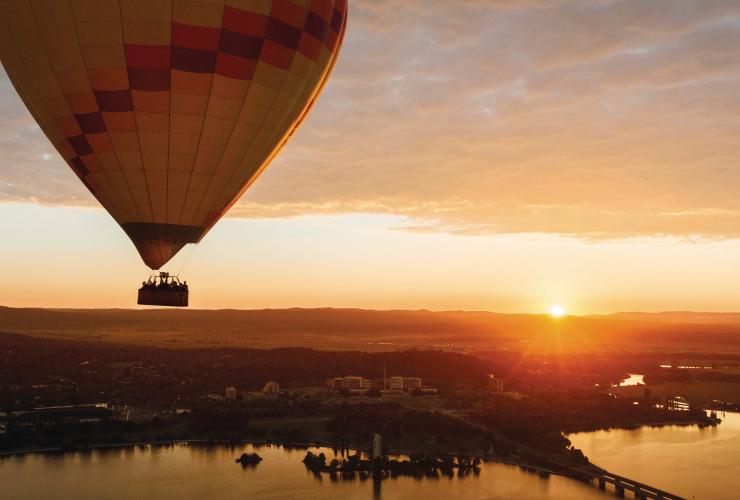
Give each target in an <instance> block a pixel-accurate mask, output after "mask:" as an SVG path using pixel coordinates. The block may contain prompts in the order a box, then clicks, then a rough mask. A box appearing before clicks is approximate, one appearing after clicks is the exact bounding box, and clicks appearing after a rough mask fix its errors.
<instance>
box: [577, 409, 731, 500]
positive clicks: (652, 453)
mask: <svg viewBox="0 0 740 500" xmlns="http://www.w3.org/2000/svg"><path fill="white" fill-rule="evenodd" d="M720 418H722V423H721V424H720V425H718V426H716V427H699V426H696V425H688V426H666V427H640V428H638V429H634V430H618V429H613V430H610V431H596V432H584V433H577V434H571V435H569V436H568V438H569V439H570V440H571V442H572V443H573V444H574V446H576V447H577V448H580V449H582V450H583V452H584V453H585V454H586V456H588V458H589V459H590V460H592V461H593V462H594V463H596V464H598V465H599V466H601V467H604V468H605V469H608V470H610V471H613V472H615V473H618V474H620V475H623V476H627V477H629V478H632V479H635V480H637V481H642V482H645V483H647V484H650V485H651V486H655V487H657V488H662V489H665V490H667V491H670V492H671V493H675V494H677V495H681V496H684V497H687V498H712V499H714V498H718V499H721V498H737V496H736V492H737V491H738V490H740V480H739V479H738V474H737V471H738V470H740V446H738V443H740V414H738V413H730V412H726V413H722V414H720Z"/></svg>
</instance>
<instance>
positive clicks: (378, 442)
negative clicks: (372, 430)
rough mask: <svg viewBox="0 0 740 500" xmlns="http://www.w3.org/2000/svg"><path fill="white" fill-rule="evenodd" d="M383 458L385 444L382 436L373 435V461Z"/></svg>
mask: <svg viewBox="0 0 740 500" xmlns="http://www.w3.org/2000/svg"><path fill="white" fill-rule="evenodd" d="M382 456H383V444H382V437H381V435H380V434H377V433H376V434H373V459H375V458H380V457H382Z"/></svg>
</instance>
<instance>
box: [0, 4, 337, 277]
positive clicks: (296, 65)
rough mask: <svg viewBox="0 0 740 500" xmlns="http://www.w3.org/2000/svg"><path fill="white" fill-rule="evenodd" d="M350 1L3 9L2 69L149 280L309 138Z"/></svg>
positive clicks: (0, 33) (0, 36) (13, 6)
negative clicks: (124, 237)
mask: <svg viewBox="0 0 740 500" xmlns="http://www.w3.org/2000/svg"><path fill="white" fill-rule="evenodd" d="M346 18H347V0H71V1H69V2H67V1H64V2H61V1H58V0H31V1H30V2H29V1H28V0H4V1H3V2H0V57H1V58H2V62H3V65H4V66H5V69H6V71H7V72H8V75H9V77H10V79H11V81H12V82H13V85H14V86H15V88H16V89H17V91H18V93H19V94H20V96H21V98H22V99H23V101H24V102H25V104H26V106H27V107H28V109H29V110H30V111H31V113H32V115H33V116H34V118H35V119H36V121H37V122H38V123H39V126H40V127H41V129H42V130H43V131H44V133H45V134H46V135H47V137H48V138H49V140H50V141H51V142H52V144H53V145H54V147H55V148H56V149H57V150H58V151H59V153H60V154H61V155H62V157H63V158H64V159H65V160H66V161H67V163H68V164H69V165H70V167H71V168H72V170H73V171H74V172H75V173H76V174H77V176H78V177H79V178H80V179H81V180H82V182H83V183H84V184H85V185H86V186H87V187H88V189H89V190H90V191H91V192H92V193H93V195H94V196H95V197H96V198H97V199H98V201H99V202H100V203H101V204H102V205H103V206H104V207H105V208H106V209H107V210H108V211H109V213H110V214H111V215H112V216H113V218H114V219H115V220H116V221H117V222H118V223H119V224H120V225H121V227H122V228H123V229H124V231H126V233H127V234H128V235H129V237H130V238H131V239H132V241H133V242H134V244H135V245H136V247H137V249H138V250H139V253H140V254H141V256H142V259H143V260H144V262H145V263H146V264H147V265H148V266H149V267H151V268H153V269H158V268H160V267H161V266H162V265H164V264H165V263H166V262H167V261H168V260H169V259H170V258H171V257H172V256H173V255H174V254H175V253H177V252H178V251H179V250H180V249H181V248H182V247H183V246H184V245H185V244H187V243H196V242H198V241H200V239H201V238H203V236H204V235H205V234H206V232H207V231H208V230H209V229H210V228H211V227H212V226H213V224H215V223H216V222H217V221H218V220H219V219H220V218H221V217H222V216H223V215H224V213H225V212H226V211H227V210H228V209H229V208H230V207H231V205H232V204H233V203H234V202H235V201H236V200H237V199H238V198H239V197H240V196H241V195H242V194H243V192H244V191H245V190H246V189H247V188H248V187H249V185H250V184H251V183H252V182H253V181H254V180H255V179H256V177H257V176H258V175H259V174H260V173H261V172H262V170H263V169H264V168H265V167H266V166H267V165H268V163H269V162H270V160H271V159H272V158H273V157H274V156H275V154H276V153H277V152H278V151H279V149H280V148H281V147H282V146H283V145H284V143H285V141H286V140H287V139H288V138H289V137H290V136H291V135H292V133H293V131H294V130H295V128H296V127H297V126H298V125H300V123H301V121H302V120H303V118H304V116H305V115H306V113H307V112H308V110H309V109H310V107H311V106H312V104H313V103H314V102H315V99H316V97H317V96H318V94H319V93H320V91H321V89H322V88H323V86H324V84H325V82H326V79H327V78H328V76H329V74H330V73H331V69H332V67H333V64H334V61H335V60H336V56H337V53H338V51H339V47H340V45H341V41H342V37H343V35H344V29H345V26H346Z"/></svg>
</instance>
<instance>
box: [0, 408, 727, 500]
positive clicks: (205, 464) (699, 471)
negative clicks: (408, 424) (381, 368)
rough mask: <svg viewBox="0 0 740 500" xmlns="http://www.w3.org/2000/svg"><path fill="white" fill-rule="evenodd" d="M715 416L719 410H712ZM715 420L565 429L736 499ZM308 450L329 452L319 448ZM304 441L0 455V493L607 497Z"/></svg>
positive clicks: (485, 470) (508, 471) (643, 477)
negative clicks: (370, 466) (320, 464)
mask: <svg viewBox="0 0 740 500" xmlns="http://www.w3.org/2000/svg"><path fill="white" fill-rule="evenodd" d="M720 416H722V415H720ZM723 418H724V421H723V423H722V424H721V425H720V426H718V427H708V428H703V429H702V428H699V427H697V426H685V427H682V426H669V427H662V428H651V427H643V428H640V429H635V430H611V431H597V432H586V433H578V434H572V435H570V436H569V438H570V439H571V441H573V443H574V444H575V445H576V446H577V447H579V448H581V449H583V451H584V453H586V455H587V456H588V457H589V458H590V459H592V460H593V461H594V462H595V463H596V464H597V465H600V466H602V467H604V468H606V469H608V470H610V471H612V472H614V473H617V474H620V475H623V476H627V477H629V478H634V479H636V480H639V481H643V482H645V483H647V484H650V485H653V486H656V487H659V488H663V489H665V490H668V491H670V492H672V493H675V494H678V495H683V496H686V497H687V498H698V499H725V498H726V499H731V498H738V495H737V493H736V492H737V491H740V479H739V478H740V474H738V472H737V471H740V414H736V413H726V414H724V417H723ZM244 451H249V452H251V451H256V452H258V453H259V454H260V455H261V456H262V457H263V458H264V460H263V461H262V463H260V464H259V465H258V466H257V467H256V468H246V469H245V468H242V467H241V465H239V464H237V463H235V462H234V459H235V458H236V457H238V456H239V455H240V454H241V453H242V452H244ZM311 451H313V452H314V453H320V452H324V453H325V454H326V455H327V457H329V458H331V457H334V456H335V454H334V452H333V451H332V450H331V449H328V448H311ZM305 454H306V449H292V448H284V447H281V446H252V445H247V446H238V447H226V446H202V445H195V444H193V445H189V444H175V445H166V446H136V447H126V448H112V449H99V450H90V451H77V452H69V453H59V454H43V453H31V454H27V455H20V456H12V457H6V458H0V485H2V488H0V498H3V499H4V498H12V499H16V498H19V499H48V498H75V499H99V498H106V499H123V498H137V499H155V498H156V499H163V500H168V499H177V500H184V499H190V498H193V499H195V498H198V499H202V498H224V499H228V498H239V499H243V498H259V499H263V498H264V499H283V498H288V499H291V498H296V499H297V498H301V499H304V498H311V499H334V498H345V499H364V498H383V499H407V498H424V499H425V500H431V499H463V498H466V499H469V498H481V499H510V498H517V499H535V498H544V499H573V498H578V499H586V500H588V499H597V498H598V499H602V500H604V499H607V498H615V497H614V495H613V493H611V492H607V493H603V492H601V491H599V490H598V489H596V488H595V487H593V486H589V485H586V484H582V483H579V482H577V481H574V480H571V479H567V478H563V477H559V476H551V477H549V478H542V477H540V476H539V475H538V474H533V473H528V472H526V471H524V470H522V469H520V468H518V467H515V466H510V465H504V464H498V463H492V462H488V463H484V464H483V465H482V468H481V473H480V475H479V476H473V475H470V476H466V477H463V478H460V477H457V476H455V477H454V478H447V477H441V478H439V479H429V478H424V479H416V478H410V477H399V478H393V479H387V480H384V481H381V482H379V483H374V482H373V480H372V479H368V480H365V481H362V480H359V479H355V480H348V481H342V480H339V481H332V480H331V479H330V478H329V477H328V476H327V475H323V476H322V478H321V479H317V478H316V477H315V476H314V475H313V474H312V473H311V472H309V471H308V470H307V469H306V468H305V466H304V465H303V463H302V462H301V460H302V459H303V457H304V456H305Z"/></svg>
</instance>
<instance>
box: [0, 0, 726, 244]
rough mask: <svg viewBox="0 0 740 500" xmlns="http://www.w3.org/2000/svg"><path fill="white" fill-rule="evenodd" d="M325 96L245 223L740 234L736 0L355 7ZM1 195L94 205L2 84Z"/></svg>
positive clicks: (247, 203) (254, 194) (438, 1)
mask: <svg viewBox="0 0 740 500" xmlns="http://www.w3.org/2000/svg"><path fill="white" fill-rule="evenodd" d="M350 9H351V10H350V20H349V26H348V33H347V38H346V40H345V45H344V49H343V52H342V54H341V56H340V61H339V63H338V65H337V67H336V70H335V73H334V75H333V77H332V79H331V81H330V83H329V86H328V87H327V90H326V92H325V94H324V96H323V97H322V99H321V100H320V102H319V104H318V105H317V107H316V108H315V109H314V110H313V112H312V114H311V116H310V117H309V118H308V120H307V121H306V123H305V124H304V127H303V128H302V129H301V130H300V131H299V132H298V133H297V134H296V136H295V137H294V139H293V140H292V141H291V143H290V144H289V145H288V146H287V147H286V149H285V150H284V151H283V153H282V154H281V155H280V157H279V158H278V159H277V160H276V161H275V162H274V163H273V165H272V166H271V167H270V168H269V169H268V171H267V172H266V173H265V174H264V176H263V177H262V178H261V179H260V180H259V181H258V182H257V183H256V184H255V185H254V186H253V188H252V189H250V191H249V192H248V193H247V194H246V195H245V197H244V198H243V199H242V200H241V201H240V202H239V203H238V204H237V205H236V206H235V207H234V208H233V209H232V211H231V213H230V215H232V216H242V217H286V216H295V215H303V214H316V213H322V214H325V213H326V214H338V213H349V212H373V213H389V214H398V215H404V216H408V217H409V218H410V219H411V220H413V222H412V226H411V227H409V228H407V229H410V230H417V231H447V232H453V233H459V234H486V233H517V232H541V233H557V234H566V235H573V236H577V237H582V238H586V239H603V238H622V237H630V236H651V235H677V236H701V237H708V238H734V237H740V195H738V193H739V192H740V189H739V188H740V50H739V49H738V47H740V3H738V2H737V1H735V0H726V1H719V0H701V1H691V0H651V1H645V0H568V1H550V0H548V1H545V0H525V1H515V0H498V1H497V0H489V1H486V0H448V1H446V0H435V1H430V0H404V1H403V2H400V1H397V0H354V1H353V2H351V6H350ZM0 127H2V130H3V133H2V134H1V135H0V201H5V202H7V201H33V202H37V203H49V204H90V205H93V204H94V203H95V202H94V200H93V199H92V197H91V196H90V195H89V194H88V193H87V192H86V191H85V190H84V188H83V187H82V186H81V185H80V183H79V182H78V181H77V179H76V178H75V177H74V176H73V174H72V173H71V172H69V171H68V169H67V167H66V165H65V164H64V163H63V162H62V161H61V160H60V159H59V158H58V156H57V155H56V153H55V152H54V151H53V149H52V148H51V146H50V145H49V144H48V143H47V141H46V139H45V137H44V136H43V134H41V132H40V131H39V129H38V128H37V127H35V125H34V124H33V121H32V119H31V118H30V115H28V113H27V112H26V111H25V109H24V108H23V106H22V104H21V103H20V101H19V99H18V98H17V96H16V95H15V92H14V90H13V89H12V86H11V85H10V83H9V82H8V79H7V77H6V76H5V75H4V74H3V75H2V76H1V77H0Z"/></svg>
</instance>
